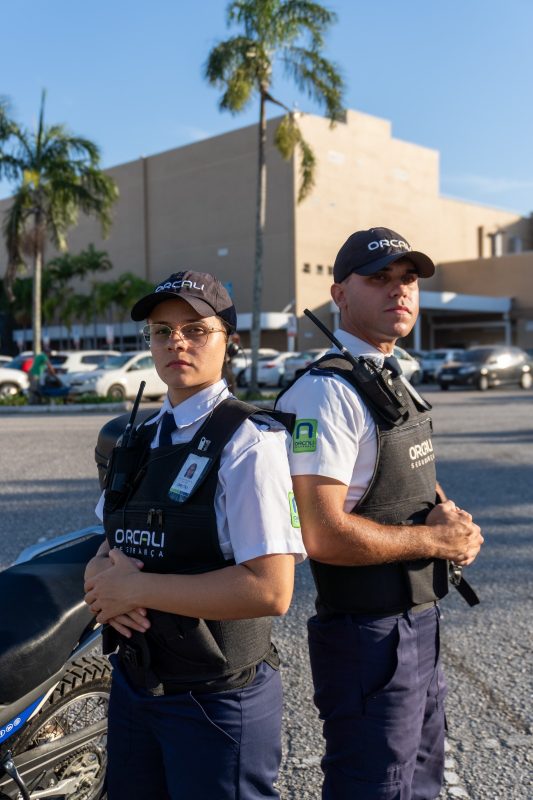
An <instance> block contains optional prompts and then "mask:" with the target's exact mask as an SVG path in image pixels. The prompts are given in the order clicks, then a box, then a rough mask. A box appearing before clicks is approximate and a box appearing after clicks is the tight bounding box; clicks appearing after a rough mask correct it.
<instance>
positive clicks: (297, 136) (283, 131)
mask: <svg viewBox="0 0 533 800" xmlns="http://www.w3.org/2000/svg"><path fill="white" fill-rule="evenodd" d="M274 144H275V145H276V147H277V149H278V151H279V152H280V154H281V155H282V156H283V158H284V159H285V160H286V161H288V160H289V159H291V158H292V157H293V156H294V154H295V152H296V149H298V150H299V152H300V187H299V189H298V202H299V203H301V202H302V200H305V198H306V197H307V196H308V195H309V194H310V193H311V191H312V189H313V187H314V185H315V167H316V158H315V155H314V153H313V150H312V149H311V146H310V145H309V143H308V142H306V141H305V139H304V138H303V136H302V131H301V129H300V126H299V125H298V122H297V119H296V117H295V115H294V114H292V113H291V114H286V115H285V116H284V117H283V119H282V120H281V122H280V123H279V125H278V127H277V128H276V132H275V134H274Z"/></svg>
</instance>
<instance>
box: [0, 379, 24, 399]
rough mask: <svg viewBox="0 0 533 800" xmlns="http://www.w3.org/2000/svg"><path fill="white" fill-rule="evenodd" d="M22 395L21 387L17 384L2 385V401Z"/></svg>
mask: <svg viewBox="0 0 533 800" xmlns="http://www.w3.org/2000/svg"><path fill="white" fill-rule="evenodd" d="M19 393H20V387H19V386H17V384H16V383H10V382H9V381H6V382H5V383H0V399H1V398H7V397H16V396H17V395H18V394H19Z"/></svg>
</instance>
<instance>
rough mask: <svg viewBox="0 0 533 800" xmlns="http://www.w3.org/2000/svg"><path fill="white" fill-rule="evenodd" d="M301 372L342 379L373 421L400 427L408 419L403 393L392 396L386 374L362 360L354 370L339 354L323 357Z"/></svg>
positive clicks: (391, 389)
mask: <svg viewBox="0 0 533 800" xmlns="http://www.w3.org/2000/svg"><path fill="white" fill-rule="evenodd" d="M305 372H310V373H311V374H312V375H321V376H324V375H329V376H335V375H337V376H339V377H341V378H344V379H345V380H346V381H347V382H348V383H349V384H351V385H352V386H353V387H354V389H356V391H357V392H359V394H361V395H362V397H363V400H364V402H365V404H366V405H367V406H368V408H369V410H370V412H371V413H372V416H374V418H376V416H378V417H379V418H381V419H384V420H385V421H386V422H388V423H390V424H392V425H402V424H403V423H404V422H405V420H406V419H407V417H408V416H409V408H408V406H407V405H406V403H405V401H404V400H403V393H402V392H400V394H397V393H396V391H395V387H394V383H393V380H392V376H391V375H390V373H389V372H388V371H387V370H380V369H378V368H377V367H376V366H375V364H373V363H372V362H371V361H370V360H368V359H366V358H358V359H357V366H353V365H352V364H351V363H350V362H349V361H348V359H346V358H344V356H343V355H341V354H339V355H337V354H335V353H326V355H325V356H322V358H320V359H319V360H318V361H315V362H313V363H312V364H309V366H308V367H307V368H306V370H305ZM302 374H305V373H302ZM299 377H301V376H299ZM279 397H281V395H279ZM279 397H278V399H279ZM276 402H277V401H276Z"/></svg>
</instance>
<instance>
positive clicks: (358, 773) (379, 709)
mask: <svg viewBox="0 0 533 800" xmlns="http://www.w3.org/2000/svg"><path fill="white" fill-rule="evenodd" d="M439 618H440V612H439V610H438V608H436V607H435V608H430V609H428V610H426V611H422V612H420V613H416V614H414V613H412V612H405V613H404V614H401V615H398V616H393V617H387V618H385V619H373V618H372V617H363V616H354V615H349V614H346V615H338V616H335V617H334V618H332V619H329V620H325V621H321V620H320V619H318V618H317V617H312V618H311V619H310V620H309V624H308V633H309V651H310V657H311V668H312V672H313V682H314V687H315V704H316V706H317V708H318V710H319V712H320V717H321V719H322V720H323V723H324V726H323V731H324V738H325V740H326V754H325V756H324V758H323V760H322V769H323V772H324V784H323V791H322V797H323V798H324V800H354V799H355V798H357V800H432V799H433V798H436V797H437V796H438V794H439V792H440V789H441V785H442V779H443V771H444V728H445V717H444V697H445V695H446V683H445V681H444V676H443V674H442V670H441V667H440V663H439Z"/></svg>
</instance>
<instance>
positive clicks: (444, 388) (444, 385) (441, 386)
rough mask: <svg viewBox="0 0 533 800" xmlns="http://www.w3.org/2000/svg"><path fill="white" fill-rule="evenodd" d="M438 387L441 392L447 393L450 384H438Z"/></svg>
mask: <svg viewBox="0 0 533 800" xmlns="http://www.w3.org/2000/svg"><path fill="white" fill-rule="evenodd" d="M439 386H440V388H441V389H442V391H443V392H447V391H448V389H449V388H450V384H449V383H439Z"/></svg>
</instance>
